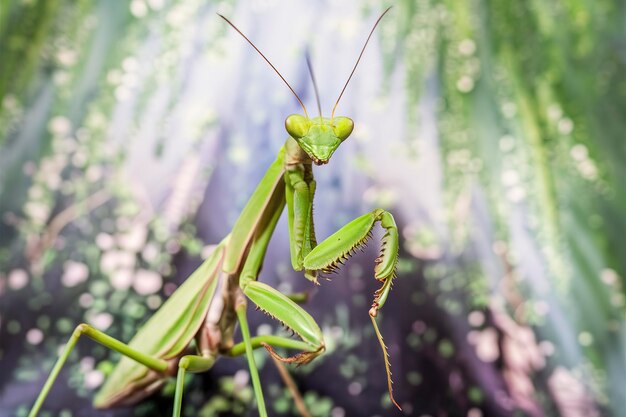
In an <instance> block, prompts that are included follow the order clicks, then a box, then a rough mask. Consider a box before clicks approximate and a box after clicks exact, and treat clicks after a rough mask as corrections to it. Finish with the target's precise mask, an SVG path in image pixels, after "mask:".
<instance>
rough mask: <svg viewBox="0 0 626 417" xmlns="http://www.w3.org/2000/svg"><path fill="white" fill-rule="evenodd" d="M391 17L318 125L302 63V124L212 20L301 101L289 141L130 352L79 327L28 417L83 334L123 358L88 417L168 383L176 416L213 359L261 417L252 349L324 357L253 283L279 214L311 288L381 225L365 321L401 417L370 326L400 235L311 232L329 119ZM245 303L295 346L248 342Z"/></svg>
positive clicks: (313, 337) (288, 307)
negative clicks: (235, 366) (247, 392)
mask: <svg viewBox="0 0 626 417" xmlns="http://www.w3.org/2000/svg"><path fill="white" fill-rule="evenodd" d="M389 9H390V8H388V9H387V10H385V11H384V12H383V13H382V14H381V15H380V17H379V18H378V20H377V21H376V23H375V24H374V26H373V28H372V30H371V31H370V33H369V36H368V37H367V40H366V42H365V44H364V46H363V48H362V50H361V53H360V55H359V57H358V59H357V62H356V64H355V65H354V68H353V69H352V72H351V74H350V76H349V77H348V80H347V82H346V83H345V85H344V87H343V89H342V91H341V93H340V95H339V98H338V99H337V101H336V103H335V106H334V107H333V110H332V113H331V116H330V118H324V117H322V112H321V106H320V104H319V95H318V94H317V85H316V83H315V77H314V76H313V72H312V69H311V65H310V62H309V60H308V57H307V64H308V65H309V70H310V72H311V77H312V80H313V84H314V86H315V90H316V97H317V104H318V110H319V113H320V116H319V117H313V118H311V117H309V115H308V113H307V110H306V107H305V106H304V103H303V102H302V100H301V99H300V97H299V96H298V95H297V94H296V92H295V91H294V90H293V88H292V87H291V86H290V85H289V83H288V82H287V81H286V80H285V78H284V77H283V76H282V75H281V74H280V72H279V71H278V70H277V69H276V68H275V67H274V65H272V63H271V62H270V61H269V60H268V59H267V58H266V57H265V55H263V53H261V51H260V50H259V49H258V48H257V47H256V46H255V45H254V43H252V42H251V41H250V40H249V39H248V38H247V37H246V36H245V35H244V34H243V33H242V32H241V31H240V30H239V29H238V28H237V27H236V26H235V25H234V24H232V23H231V22H230V21H229V20H228V19H227V18H226V17H224V16H222V15H219V16H220V17H221V18H223V19H224V20H225V21H226V22H227V23H228V24H229V25H230V26H231V27H232V28H234V29H235V30H236V31H237V32H238V33H239V34H240V35H241V36H243V38H244V39H245V40H246V41H247V42H248V43H249V44H250V45H252V47H253V48H254V49H255V50H256V51H257V52H258V53H259V54H260V55H261V57H263V59H264V60H265V61H266V62H267V63H268V64H269V65H270V66H271V67H272V69H273V70H274V71H275V72H276V73H277V74H278V76H279V77H280V78H281V79H282V81H283V82H284V83H285V84H286V85H287V87H288V88H289V89H290V90H291V92H292V93H293V94H294V96H295V97H296V99H297V100H298V101H299V103H300V105H301V106H302V109H303V113H304V114H292V115H290V116H288V117H287V119H286V121H285V128H286V130H287V133H288V134H289V137H288V139H287V140H286V142H285V144H284V145H283V147H282V148H281V149H280V150H279V152H278V155H277V157H276V160H275V161H274V162H273V163H272V164H271V166H270V167H269V169H268V170H267V172H266V173H265V175H264V176H263V178H262V179H261V181H260V183H259V185H258V186H257V188H256V190H255V191H254V192H253V194H252V196H251V197H250V200H249V201H248V203H247V204H246V205H245V207H244V209H243V211H242V212H241V214H240V216H239V218H238V219H237V221H236V222H235V225H234V226H233V229H232V231H231V233H230V234H229V235H227V236H226V237H225V238H224V239H223V240H222V241H221V242H220V243H219V244H218V245H216V247H215V248H214V250H213V252H212V253H211V255H209V256H208V258H207V259H206V260H205V261H204V262H203V263H202V264H201V265H200V267H198V269H196V271H195V272H193V273H192V275H191V276H190V277H189V278H188V279H187V280H186V281H185V282H184V283H183V284H182V285H181V286H180V287H179V288H178V289H177V290H176V291H175V292H174V293H173V294H172V296H171V297H170V298H169V299H168V300H167V301H166V302H165V303H164V304H163V305H162V307H161V308H160V309H159V310H158V311H157V312H156V313H155V314H154V315H153V316H152V317H151V318H150V319H149V320H148V321H147V322H146V323H145V324H144V326H143V327H142V328H141V329H140V330H139V331H138V333H137V334H136V335H135V336H134V337H133V338H132V340H131V341H130V342H129V343H128V344H125V343H123V342H121V341H118V340H116V339H114V338H112V337H110V336H108V335H106V334H105V333H103V332H101V331H99V330H97V329H95V328H93V327H91V326H89V325H88V324H80V325H78V326H77V327H76V329H75V330H74V332H73V334H72V336H71V337H70V339H69V341H68V342H67V344H66V345H65V347H64V349H63V350H62V352H61V354H60V356H59V359H58V360H57V362H56V364H55V365H54V367H53V369H52V371H51V373H50V375H49V377H48V379H47V380H46V382H45V385H44V387H43V389H42V390H41V392H40V394H39V396H38V398H37V400H36V401H35V403H34V405H33V407H32V409H31V411H30V414H29V417H35V416H36V415H37V413H38V412H39V410H40V409H41V407H42V405H43V402H44V400H45V398H46V396H47V395H48V393H49V391H50V389H51V387H52V385H53V383H54V381H55V379H56V378H57V376H58V374H59V372H60V370H61V368H62V366H63V364H64V363H65V361H66V360H67V358H68V357H69V355H70V353H71V351H72V349H73V348H74V346H75V345H76V343H77V341H78V340H79V338H80V337H81V336H83V335H84V336H87V337H89V338H91V339H93V340H95V341H96V342H98V343H100V344H102V345H104V346H105V347H107V348H109V349H113V350H115V351H117V352H119V353H121V354H122V355H123V357H122V359H121V360H120V362H119V363H118V365H117V366H116V367H115V368H114V370H113V371H112V373H111V374H110V375H109V377H108V379H107V380H106V382H105V384H104V385H103V386H102V387H101V389H100V390H99V392H98V393H97V394H96V396H95V399H94V406H95V407H96V408H108V407H113V406H123V405H132V404H134V403H136V402H138V401H139V400H141V399H143V398H144V397H146V396H148V395H149V394H151V393H153V392H155V391H156V390H158V389H159V388H160V387H162V386H163V384H164V383H165V381H166V380H167V379H168V378H170V377H172V376H174V375H176V390H175V395H174V407H173V416H174V417H179V416H180V415H181V408H182V396H183V388H184V377H185V374H186V373H188V372H191V373H199V372H206V371H208V370H209V369H211V367H212V366H213V364H214V363H215V361H216V360H217V358H218V357H219V356H240V355H245V356H246V358H247V361H248V367H249V370H250V377H251V380H252V386H253V390H254V394H255V399H256V403H257V407H258V411H259V415H260V416H261V417H265V416H267V411H266V407H265V401H264V397H263V391H262V387H261V382H260V378H259V372H258V369H257V366H256V364H255V360H254V356H253V350H254V349H257V348H260V347H264V348H265V349H267V351H268V353H269V354H270V355H271V356H272V357H274V358H275V359H277V360H279V361H281V362H285V363H296V364H300V365H301V364H306V363H308V362H310V361H311V360H313V359H315V358H316V357H317V356H319V355H320V354H322V353H323V352H324V349H325V345H324V338H323V334H322V331H321V330H320V328H319V326H318V325H317V323H316V322H315V320H314V319H313V317H311V316H310V315H309V313H307V312H306V311H305V310H304V309H303V308H302V307H300V306H299V305H298V304H297V303H296V301H294V300H296V297H295V296H289V295H285V294H282V293H281V292H279V291H278V290H276V289H274V288H273V287H271V286H269V285H267V284H265V283H262V282H259V281H258V276H259V273H260V270H261V267H262V263H263V259H264V257H265V252H266V250H267V246H268V243H269V240H270V238H271V236H272V235H273V233H274V229H275V227H276V223H277V222H278V219H279V217H280V216H281V214H282V212H283V210H284V208H285V207H286V208H287V214H288V225H289V241H290V255H291V264H292V267H293V269H294V270H296V271H304V276H305V278H307V279H308V280H310V281H311V282H313V283H315V284H317V283H318V276H319V275H320V273H322V274H328V273H331V272H335V270H336V269H337V268H338V266H339V265H340V264H343V261H345V260H346V259H347V258H348V257H349V256H350V255H352V254H353V252H354V251H355V250H356V249H357V248H359V247H361V246H362V245H364V244H365V243H366V242H367V241H368V239H369V238H370V237H371V230H372V229H373V227H374V226H375V224H376V223H380V225H381V226H382V228H383V229H384V230H385V234H384V236H383V237H382V240H381V250H380V256H379V257H378V258H377V259H376V264H375V267H374V278H375V279H377V280H378V281H380V283H381V286H380V288H379V289H378V290H377V291H376V292H375V293H374V297H373V302H372V306H371V308H370V310H369V316H370V318H371V322H372V325H373V326H374V330H375V333H376V336H377V339H378V342H379V343H380V346H381V349H382V351H383V355H384V363H385V370H386V374H387V384H388V390H389V396H390V399H391V401H392V402H393V403H394V404H395V405H396V406H397V407H398V408H400V406H398V404H397V403H396V401H395V400H394V398H393V391H392V386H391V384H392V382H391V370H390V363H389V355H388V352H387V348H386V347H385V344H384V342H383V338H382V335H381V332H380V331H379V328H378V325H377V323H376V316H377V314H378V311H379V310H380V309H381V308H382V307H383V305H384V304H385V301H386V300H387V297H388V295H389V292H390V290H391V286H392V282H393V279H394V278H395V271H396V264H397V261H398V245H399V243H398V229H397V227H396V224H395V221H394V218H393V216H392V215H391V213H389V212H387V211H385V210H383V209H375V210H373V211H372V212H370V213H367V214H364V215H362V216H360V217H357V218H356V219H354V220H352V221H351V222H349V223H348V224H346V225H345V226H343V227H342V228H340V229H339V230H338V231H337V232H335V233H334V234H332V235H331V236H330V237H328V238H326V239H325V240H324V241H322V242H321V243H319V244H318V243H317V240H316V236H315V228H314V224H313V198H314V195H315V191H316V183H315V180H314V177H313V169H312V166H313V164H315V165H323V164H326V163H328V162H329V160H330V158H331V156H332V155H333V153H334V152H335V151H336V150H337V148H338V147H339V146H340V145H341V144H342V143H343V142H344V141H345V140H346V139H348V137H349V136H350V134H351V133H352V130H353V128H354V123H353V121H352V120H351V119H350V118H348V117H343V116H335V110H336V109H337V106H338V104H339V102H340V100H341V97H342V96H343V93H344V92H345V90H346V87H347V86H348V83H349V82H350V79H351V78H352V75H353V74H354V72H355V70H356V68H357V66H358V64H359V62H360V60H361V57H362V56H363V53H364V51H365V48H366V46H367V43H368V42H369V40H370V38H371V36H372V34H373V32H374V29H375V28H376V26H377V25H378V23H379V22H380V20H381V19H382V18H383V16H384V15H385V14H386V13H387V12H388V11H389ZM217 294H219V295H217ZM248 300H250V301H251V302H253V303H254V304H255V305H256V306H257V307H258V308H259V309H261V310H262V311H263V312H265V313H267V314H268V315H269V316H271V317H272V318H274V319H276V320H278V321H280V322H281V323H283V325H284V326H286V327H287V328H289V329H291V330H292V331H293V333H294V334H295V335H297V336H298V337H299V338H300V340H294V339H291V338H287V337H282V336H275V335H262V336H254V337H253V336H251V335H250V330H249V327H248V322H247V317H246V307H247V303H248ZM237 324H238V325H239V327H240V330H241V336H242V339H243V340H242V341H241V342H239V343H235V342H234V333H235V328H236V326H237ZM192 346H193V348H192ZM275 348H282V349H288V350H295V351H297V352H298V353H296V354H294V355H293V356H289V357H284V356H281V355H279V354H278V353H277V352H276V351H275Z"/></svg>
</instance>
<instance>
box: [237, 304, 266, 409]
mask: <svg viewBox="0 0 626 417" xmlns="http://www.w3.org/2000/svg"><path fill="white" fill-rule="evenodd" d="M236 313H237V318H238V319H239V326H241V335H242V337H243V343H244V345H245V351H246V357H247V358H248V367H249V368H250V377H251V378H252V388H253V389H254V396H255V397H256V402H257V407H258V408H259V416H260V417H267V411H266V410H265V400H264V399H263V390H262V388H261V380H260V378H259V370H258V369H257V367H256V363H255V362H254V355H253V352H252V342H251V340H250V330H249V328H248V320H247V318H246V304H245V303H241V304H239V305H238V306H237V309H236Z"/></svg>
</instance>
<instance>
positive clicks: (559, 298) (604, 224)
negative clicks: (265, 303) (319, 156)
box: [0, 0, 626, 417]
mask: <svg viewBox="0 0 626 417" xmlns="http://www.w3.org/2000/svg"><path fill="white" fill-rule="evenodd" d="M391 4H393V5H394V8H393V9H392V10H391V12H390V13H389V14H388V15H387V16H386V17H385V18H384V19H383V21H382V22H381V25H380V27H379V29H378V30H377V32H376V33H375V35H374V37H373V39H372V43H371V44H370V47H369V49H368V50H367V51H366V53H365V56H364V58H363V60H362V62H361V64H360V67H359V69H358V70H357V72H356V75H355V77H354V79H353V80H352V82H351V84H350V86H349V87H348V89H347V90H346V93H345V95H344V98H342V101H341V103H340V105H339V108H338V114H342V115H346V116H349V117H352V118H353V119H354V121H355V125H356V128H355V131H354V133H353V135H352V136H351V138H350V139H349V140H348V141H346V142H345V143H344V144H343V145H342V147H341V148H340V149H339V151H338V152H337V153H336V154H335V155H334V156H333V159H332V160H331V163H330V164H329V165H328V166H323V167H319V168H317V170H316V175H317V179H318V192H317V199H316V205H315V209H316V225H317V226H318V233H317V235H318V237H325V236H328V235H329V234H330V233H332V232H333V231H335V230H336V229H337V228H339V227H340V226H341V225H342V224H344V223H345V222H346V221H348V220H350V219H352V218H353V217H355V216H357V215H359V214H361V213H364V212H366V211H368V210H371V209H373V208H375V207H383V208H386V209H389V210H391V211H392V212H393V213H394V215H395V216H396V221H397V223H398V226H399V227H400V230H401V239H402V241H401V262H400V264H399V276H398V279H397V281H396V282H397V283H396V284H395V285H394V290H393V291H392V293H391V295H390V298H389V301H388V303H387V304H386V306H385V309H384V310H383V312H382V318H381V329H382V332H383V334H384V335H385V339H386V341H387V344H388V345H389V347H390V353H391V362H392V369H393V372H394V379H395V389H396V398H397V400H398V402H399V403H400V404H401V405H402V406H403V409H404V411H403V412H402V413H401V412H399V411H396V410H395V409H394V408H392V406H391V404H390V402H389V400H388V397H387V393H386V382H385V377H384V367H383V362H382V356H381V354H380V351H379V348H378V345H377V342H376V339H375V337H374V335H373V332H372V329H371V328H370V325H369V320H368V316H367V310H368V307H369V303H370V300H371V294H372V292H373V291H374V289H375V288H376V282H375V280H374V279H372V273H371V269H372V267H373V261H372V260H373V259H374V258H375V257H376V253H377V248H376V244H374V243H370V247H369V248H368V250H367V251H366V253H365V254H363V255H359V256H357V257H355V259H353V260H351V261H350V262H349V263H348V265H347V266H346V267H344V268H342V273H341V274H340V276H337V277H336V278H334V279H333V280H332V282H324V283H323V284H322V286H321V287H320V288H315V289H313V288H311V286H310V285H309V284H308V283H307V282H306V280H304V279H302V276H301V274H299V273H294V272H293V271H291V268H290V262H289V255H288V253H289V249H288V238H287V229H286V221H285V219H282V220H281V222H280V223H279V225H278V228H277V233H276V235H275V236H274V239H273V241H272V243H271V247H270V251H269V254H268V258H267V260H266V262H265V268H264V271H263V274H262V276H261V279H262V280H263V281H266V282H268V283H270V284H272V285H274V286H276V287H277V288H279V289H280V290H282V291H285V292H288V291H292V290H306V291H311V295H312V297H311V301H310V302H309V303H308V304H307V305H306V308H307V310H308V311H310V312H311V314H312V315H313V316H314V317H315V318H316V320H318V322H319V323H320V325H321V326H322V328H323V331H324V334H325V338H326V341H327V345H328V351H327V353H326V354H325V355H324V356H323V357H321V358H319V359H317V360H316V361H314V362H313V363H312V364H310V365H308V366H303V367H301V368H298V369H294V370H293V374H294V378H295V379H296V381H297V383H298V385H299V387H300V389H301V390H302V392H303V394H304V397H305V402H306V403H307V405H308V406H309V408H310V411H311V414H312V415H314V416H332V417H343V416H368V417H370V416H383V415H408V416H433V417H434V416H467V417H481V416H576V417H577V416H626V411H625V410H626V325H625V315H626V294H625V286H626V244H625V243H624V234H625V232H626V216H625V213H626V162H625V161H626V140H625V134H624V132H625V131H626V113H625V111H626V76H625V74H626V3H624V2H623V1H615V0H614V1H610V0H597V1H584V0H560V1H556V0H551V1H543V0H528V1H509V0H470V1H463V0H440V1H437V0H411V1H396V2H390V1H382V2H381V1H365V0H363V1H341V2H340V1H332V0H327V1H304V0H302V1H300V0H298V1H285V0H255V1H243V0H242V1H234V0H232V1H209V0H204V1H199V0H188V1H173V0H131V1H127V0H120V1H105V0H101V1H86V0H85V1H70V0H41V1H37V0H2V1H1V2H0V416H3V417H4V416H14V415H18V416H22V415H25V414H26V411H27V409H28V407H29V406H30V404H31V403H32V402H33V401H34V398H35V397H36V395H37V393H38V392H39V390H40V389H41V386H42V385H43V381H44V378H45V377H46V376H47V373H48V371H49V370H50V368H51V367H52V364H53V362H54V360H55V358H56V354H57V351H58V349H59V347H60V346H61V345H62V344H63V343H65V341H66V340H67V338H68V337H69V335H70V333H71V331H72V329H73V328H74V326H75V325H76V324H78V323H80V322H82V321H86V322H89V323H92V324H93V325H94V326H95V327H97V328H99V329H102V330H103V331H105V332H107V333H108V334H110V335H112V336H114V337H116V338H119V339H121V340H129V339H130V338H131V337H132V335H133V333H134V332H135V331H136V329H137V328H138V326H140V324H141V323H142V322H143V321H145V319H146V318H147V317H148V316H149V315H150V314H151V313H152V312H153V311H154V310H155V309H157V308H158V307H159V305H160V304H161V303H162V301H163V300H164V299H166V298H167V296H168V295H169V294H171V293H172V291H173V290H174V289H175V288H176V286H177V285H178V284H179V283H180V282H182V281H183V280H184V278H185V277H186V276H187V275H188V274H189V273H190V272H191V271H192V270H193V269H194V268H195V267H196V266H197V265H198V264H199V262H200V260H201V258H202V256H203V253H205V254H206V248H207V246H208V245H210V244H214V243H216V242H218V241H219V240H220V239H221V238H222V237H223V236H224V235H226V234H227V233H228V231H229V230H230V227H231V226H232V224H233V223H234V221H235V219H236V218H237V215H238V213H239V212H240V210H241V209H242V207H243V205H244V204H245V202H246V201H247V198H248V197H249V195H250V193H251V192H252V190H253V189H254V187H255V186H256V184H257V182H258V180H259V179H260V178H261V176H262V174H263V172H264V170H265V169H266V168H267V167H268V166H269V164H270V163H271V161H272V160H273V158H274V156H275V154H276V152H277V151H278V149H279V148H280V146H281V144H282V143H283V141H284V140H285V138H286V133H285V131H284V118H285V117H286V116H287V115H288V114H290V113H294V112H299V111H300V108H299V106H298V103H297V102H296V101H295V99H294V98H293V97H292V96H291V94H290V92H289V91H288V90H287V88H286V87H285V86H284V85H283V84H282V83H281V81H280V80H279V79H278V78H277V77H276V75H275V74H274V73H273V72H272V71H271V69H270V68H269V67H268V66H267V65H266V64H265V63H264V62H263V61H262V59H261V58H260V57H259V56H257V55H256V54H255V53H254V51H253V50H252V49H251V48H250V47H249V45H247V44H246V43H245V42H244V41H243V39H241V38H240V37H239V36H238V35H237V34H236V33H235V32H234V31H233V30H232V29H230V28H228V27H227V25H226V24H225V23H224V22H223V21H222V20H221V19H219V18H218V17H217V15H216V12H220V13H223V14H224V15H226V16H228V17H229V18H231V19H232V20H233V21H234V22H235V23H236V24H237V25H238V26H239V27H240V28H241V29H242V30H243V31H244V32H245V33H246V34H247V35H248V36H249V37H250V38H251V39H253V40H254V41H255V43H256V44H257V46H258V47H259V48H260V49H261V50H262V51H264V53H266V55H267V56H268V57H269V58H270V59H271V60H272V61H273V63H274V64H275V65H276V66H277V67H278V68H279V69H280V70H281V72H282V73H283V75H284V76H285V77H286V78H287V79H288V80H289V81H290V83H291V84H292V85H293V86H294V88H295V89H296V91H297V92H298V94H300V95H301V96H302V97H303V99H304V101H305V103H306V104H307V106H308V107H309V109H315V104H314V103H315V101H314V95H313V91H312V87H311V85H310V81H309V76H308V73H307V69H306V63H305V59H304V54H305V51H306V50H309V51H310V53H311V55H312V61H313V66H314V68H315V70H316V75H317V79H318V83H319V85H320V95H321V100H322V107H323V111H324V112H325V113H326V114H328V113H329V112H330V109H331V108H332V104H333V103H334V101H335V100H336V97H337V95H338V93H339V91H340V90H341V87H342V86H343V83H344V82H345V80H346V79H347V76H348V74H349V72H350V69H351V67H352V65H353V64H354V62H355V60H356V58H357V56H358V52H359V50H360V47H361V46H362V44H363V42H364V40H365V38H366V36H367V33H368V32H369V29H370V28H371V26H372V24H373V22H374V21H375V19H376V17H377V16H378V15H379V14H380V13H381V12H382V10H384V8H385V7H387V6H389V5H391ZM377 236H381V233H378V234H377ZM372 242H376V239H375V240H374V241H372ZM250 316H251V321H252V322H253V324H252V328H253V332H257V333H264V332H273V331H278V330H279V328H280V326H279V325H277V323H275V322H271V321H269V320H267V318H266V317H264V316H263V315H262V314H259V313H255V312H254V311H253V309H251V312H250ZM257 358H258V360H259V361H260V362H261V364H262V378H263V381H264V384H265V392H266V396H267V401H268V403H269V404H270V406H269V409H270V414H271V415H276V416H289V415H297V413H296V411H295V408H294V406H293V404H292V402H291V400H290V396H289V394H288V392H287V390H286V389H285V388H284V386H283V384H282V382H281V381H280V379H279V378H278V375H277V373H276V370H275V369H274V368H273V366H272V365H271V362H268V361H267V358H266V355H265V353H264V352H259V353H258V356H257ZM116 360H117V355H115V354H111V352H108V351H106V350H105V349H104V348H102V347H100V346H97V345H95V344H94V343H92V342H90V341H87V340H85V341H81V342H80V344H79V348H78V350H77V351H76V352H75V353H74V355H72V357H71V360H70V363H68V365H67V366H66V367H65V368H64V370H63V372H62V373H61V377H60V378H59V380H58V382H57V384H56V385H55V388H54V389H53V391H52V394H51V395H50V397H49V399H48V401H47V402H46V403H45V406H44V408H45V409H46V410H47V411H46V412H45V413H42V414H41V415H42V416H65V417H67V416H71V415H76V416H91V415H98V416H148V415H169V413H170V407H171V403H172V387H171V386H168V387H166V388H165V389H164V391H163V392H162V393H159V394H157V395H155V396H153V397H151V398H150V399H148V400H146V401H144V402H143V403H141V404H140V405H138V406H136V407H134V408H128V409H117V410H113V411H94V410H93V409H92V407H91V404H90V399H91V398H92V397H93V395H94V391H95V390H96V389H97V387H98V386H99V385H100V384H101V383H102V381H103V380H104V378H106V374H107V372H109V371H110V369H111V367H112V366H113V364H114V363H115V361H116ZM185 395H186V396H185V400H184V403H185V408H184V410H185V415H189V416H192V415H193V416H207V417H208V416H230V415H241V416H252V415H255V411H254V410H253V409H252V407H253V406H252V394H251V390H250V388H249V387H248V373H247V370H246V364H245V361H244V360H243V359H241V358H237V359H221V360H220V361H219V362H218V363H217V365H216V366H215V368H214V369H212V370H211V371H210V372H209V373H207V374H205V375H198V376H194V377H193V378H189V381H188V388H187V391H186V394H185Z"/></svg>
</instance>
